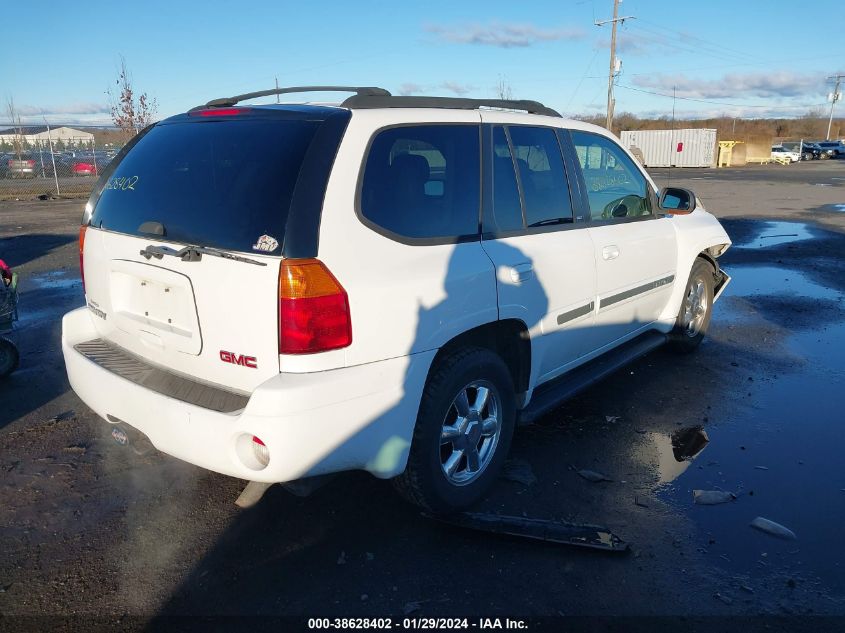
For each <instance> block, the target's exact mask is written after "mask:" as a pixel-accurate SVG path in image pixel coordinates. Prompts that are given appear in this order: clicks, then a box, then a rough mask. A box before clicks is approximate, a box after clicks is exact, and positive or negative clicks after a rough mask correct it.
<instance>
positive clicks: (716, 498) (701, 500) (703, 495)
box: [692, 490, 736, 506]
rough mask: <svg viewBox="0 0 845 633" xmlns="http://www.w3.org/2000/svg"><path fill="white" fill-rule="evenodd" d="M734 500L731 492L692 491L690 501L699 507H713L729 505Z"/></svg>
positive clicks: (734, 496) (734, 497)
mask: <svg viewBox="0 0 845 633" xmlns="http://www.w3.org/2000/svg"><path fill="white" fill-rule="evenodd" d="M735 499H736V495H735V494H734V493H732V492H726V491H724V490H693V491H692V501H693V503H696V504H698V505H700V506H715V505H718V504H720V503H729V502H731V501H734V500H735Z"/></svg>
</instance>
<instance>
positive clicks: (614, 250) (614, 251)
mask: <svg viewBox="0 0 845 633" xmlns="http://www.w3.org/2000/svg"><path fill="white" fill-rule="evenodd" d="M601 256H602V258H603V259H606V260H611V259H616V258H617V257H619V247H618V246H616V245H615V244H611V245H610V246H605V247H604V248H603V249H601Z"/></svg>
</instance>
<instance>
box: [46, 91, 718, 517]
mask: <svg viewBox="0 0 845 633" xmlns="http://www.w3.org/2000/svg"><path fill="white" fill-rule="evenodd" d="M309 90H320V91H324V92H325V91H327V90H344V91H348V92H354V93H355V94H354V95H353V96H351V97H348V98H347V99H346V100H345V101H343V102H342V103H340V105H337V106H326V105H309V104H302V105H290V104H287V105H262V106H249V105H246V106H238V103H240V102H242V101H246V100H249V99H253V98H256V97H260V96H266V95H270V94H276V93H288V92H307V91H309ZM516 110H521V112H516ZM729 245H730V239H729V238H728V236H727V234H726V233H725V231H724V230H723V229H722V227H721V226H720V224H719V222H718V221H717V220H716V219H715V218H714V217H713V216H712V215H710V214H709V213H707V212H706V211H705V210H704V208H703V207H702V206H701V203H700V202H699V201H697V200H696V198H695V196H694V195H693V194H692V193H691V192H690V191H688V190H684V189H678V188H669V189H664V190H662V191H660V192H659V191H658V189H657V187H656V186H655V184H654V182H653V181H652V180H651V178H650V177H649V176H648V174H647V173H645V172H644V171H643V170H642V169H641V168H640V166H639V165H638V164H637V162H636V161H635V160H633V158H632V157H631V155H630V154H629V153H628V151H626V150H625V149H624V148H623V147H621V146H620V145H619V143H618V142H617V140H616V138H615V137H613V136H612V135H611V134H609V133H608V132H607V131H606V130H604V129H601V128H598V127H595V126H592V125H588V124H586V123H582V122H579V121H570V120H565V119H562V118H561V117H560V115H558V114H557V113H556V112H555V111H553V110H551V109H549V108H546V107H545V106H543V105H541V104H539V103H537V102H533V101H500V100H476V99H450V98H440V97H395V96H391V95H390V93H388V92H387V91H385V90H382V89H378V88H344V87H316V88H310V87H306V88H284V89H280V90H271V91H264V92H259V93H250V94H247V95H241V96H238V97H232V98H227V99H218V100H215V101H212V102H209V103H208V104H206V105H205V106H201V107H198V108H195V109H193V110H191V111H189V112H187V113H185V114H181V115H178V116H174V117H171V118H169V119H167V120H164V121H162V122H160V123H158V124H155V125H153V126H151V127H149V128H147V129H146V130H144V131H143V132H142V133H140V134H139V135H138V136H136V137H135V138H134V139H133V140H132V142H131V143H130V144H129V145H128V146H127V147H126V148H124V150H123V151H122V152H121V154H120V155H119V156H118V157H117V158H116V159H115V160H114V161H113V162H112V163H111V164H110V166H109V168H108V170H107V172H106V173H104V174H103V176H102V178H101V179H100V182H99V183H98V185H97V187H96V189H95V191H94V193H93V194H92V196H91V199H90V201H89V203H88V205H87V207H86V211H85V215H84V218H83V222H82V227H81V230H80V233H79V256H80V263H81V266H82V274H83V282H84V288H85V297H86V303H87V306H86V307H84V308H80V309H78V310H74V311H73V312H70V313H68V314H67V315H65V317H64V321H63V334H62V347H63V352H64V358H65V363H66V365H67V372H68V376H69V378H70V383H71V385H72V386H73V389H74V390H75V391H76V393H77V394H78V395H79V397H80V398H81V399H82V400H83V401H84V402H85V403H86V404H88V405H89V406H90V407H91V408H92V409H93V410H94V411H95V412H96V413H97V414H98V415H99V416H100V417H102V418H103V419H104V420H107V421H108V422H109V423H110V424H111V425H113V427H112V429H113V435H115V437H116V438H118V439H119V440H121V441H126V439H127V438H129V439H133V440H138V439H142V440H143V441H147V440H148V441H149V442H151V443H152V445H154V446H155V447H156V448H157V449H159V450H160V451H163V452H164V453H167V454H169V455H172V456H174V457H177V458H179V459H182V460H185V461H187V462H190V463H192V464H196V465H198V466H201V467H203V468H207V469H210V470H213V471H216V472H219V473H224V474H227V475H231V476H233V477H239V478H242V479H245V480H248V481H249V482H252V483H250V484H249V485H248V486H247V491H248V490H249V489H250V486H253V492H254V491H255V490H256V489H257V490H259V494H257V495H253V496H254V497H256V498H257V497H260V492H261V491H263V488H264V487H266V485H269V484H271V483H275V482H292V481H296V480H299V479H302V478H307V477H313V476H317V475H323V474H327V473H333V472H338V471H344V470H353V469H362V470H366V471H368V472H370V473H372V474H373V475H375V476H376V477H380V478H395V481H396V484H397V488H398V489H399V490H400V492H401V493H402V494H404V495H405V496H406V497H407V498H408V499H410V500H411V501H413V502H415V503H418V504H420V505H422V506H423V507H425V508H427V509H429V510H431V511H434V512H450V511H455V510H459V509H462V508H465V507H467V506H469V505H470V504H472V503H473V502H475V501H476V500H477V499H479V497H481V496H482V495H483V494H484V492H485V490H486V489H487V488H488V487H489V486H490V485H491V483H492V482H493V481H494V480H495V478H496V477H497V475H498V472H499V470H500V468H501V466H502V462H503V461H504V459H505V457H506V455H507V452H508V449H509V447H510V443H511V436H512V434H513V432H514V427H515V426H516V425H517V424H518V423H520V422H521V423H525V422H530V421H531V420H533V419H536V418H537V417H538V416H539V415H541V414H542V413H544V412H546V411H549V410H550V409H551V408H553V407H555V406H557V405H558V404H559V403H560V402H561V401H562V400H563V399H564V398H566V397H567V396H569V395H571V394H572V393H574V392H575V391H578V390H579V389H582V388H583V387H584V386H586V385H588V384H590V383H591V382H592V381H595V380H596V379H598V378H600V377H602V376H605V375H607V374H609V373H610V372H612V371H614V370H615V369H617V368H618V367H620V366H621V365H622V364H624V363H626V362H629V361H630V360H632V359H634V358H636V357H637V356H640V355H642V354H644V353H645V352H647V351H649V350H651V349H653V348H654V347H656V346H657V345H660V344H662V343H664V342H667V341H668V342H670V344H672V345H673V346H675V347H677V348H679V349H681V350H691V349H693V348H694V347H696V346H697V345H698V343H699V342H700V341H701V339H702V337H703V336H704V333H705V331H706V330H707V327H708V324H709V322H710V316H711V311H712V307H713V303H714V301H715V300H716V299H717V298H718V296H719V294H720V293H721V291H722V289H723V288H724V287H725V285H726V283H727V282H728V280H729V278H728V276H727V275H726V274H725V273H723V272H722V271H721V270H720V268H719V265H718V264H717V262H716V258H717V257H718V256H719V255H721V254H722V253H723V252H724V251H725V250H726V249H727V248H728V246H729ZM245 494H246V491H245Z"/></svg>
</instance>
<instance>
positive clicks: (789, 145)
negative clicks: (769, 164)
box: [781, 141, 822, 160]
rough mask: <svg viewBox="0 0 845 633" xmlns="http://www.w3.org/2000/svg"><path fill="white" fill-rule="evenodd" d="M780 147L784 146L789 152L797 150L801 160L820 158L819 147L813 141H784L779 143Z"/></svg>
mask: <svg viewBox="0 0 845 633" xmlns="http://www.w3.org/2000/svg"><path fill="white" fill-rule="evenodd" d="M781 146H782V147H785V148H786V149H788V150H789V151H791V152H797V153H798V154H800V155H801V160H817V159H819V158H821V153H822V151H821V149H819V148H818V147H817V146H816V145H814V144H813V143H807V142H798V141H784V142H783V143H781Z"/></svg>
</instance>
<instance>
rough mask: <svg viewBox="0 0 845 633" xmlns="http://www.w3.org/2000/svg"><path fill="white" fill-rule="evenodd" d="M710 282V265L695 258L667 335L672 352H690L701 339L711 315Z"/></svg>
mask: <svg viewBox="0 0 845 633" xmlns="http://www.w3.org/2000/svg"><path fill="white" fill-rule="evenodd" d="M713 285H714V283H713V266H711V265H710V264H709V263H708V262H706V261H704V260H703V259H696V260H695V263H694V264H693V266H692V270H691V271H690V276H689V280H687V285H686V288H685V289H684V298H683V300H682V301H681V309H680V310H679V311H678V317H677V319H676V321H675V327H674V329H673V330H672V334H671V335H670V343H671V346H672V347H673V348H674V349H675V350H676V351H679V352H683V353H689V352H692V351H693V350H694V349H696V348H697V347H698V346H699V345H700V344H701V341H702V340H703V339H704V335H705V334H706V333H707V328H708V327H710V317H711V316H712V314H713Z"/></svg>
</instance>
